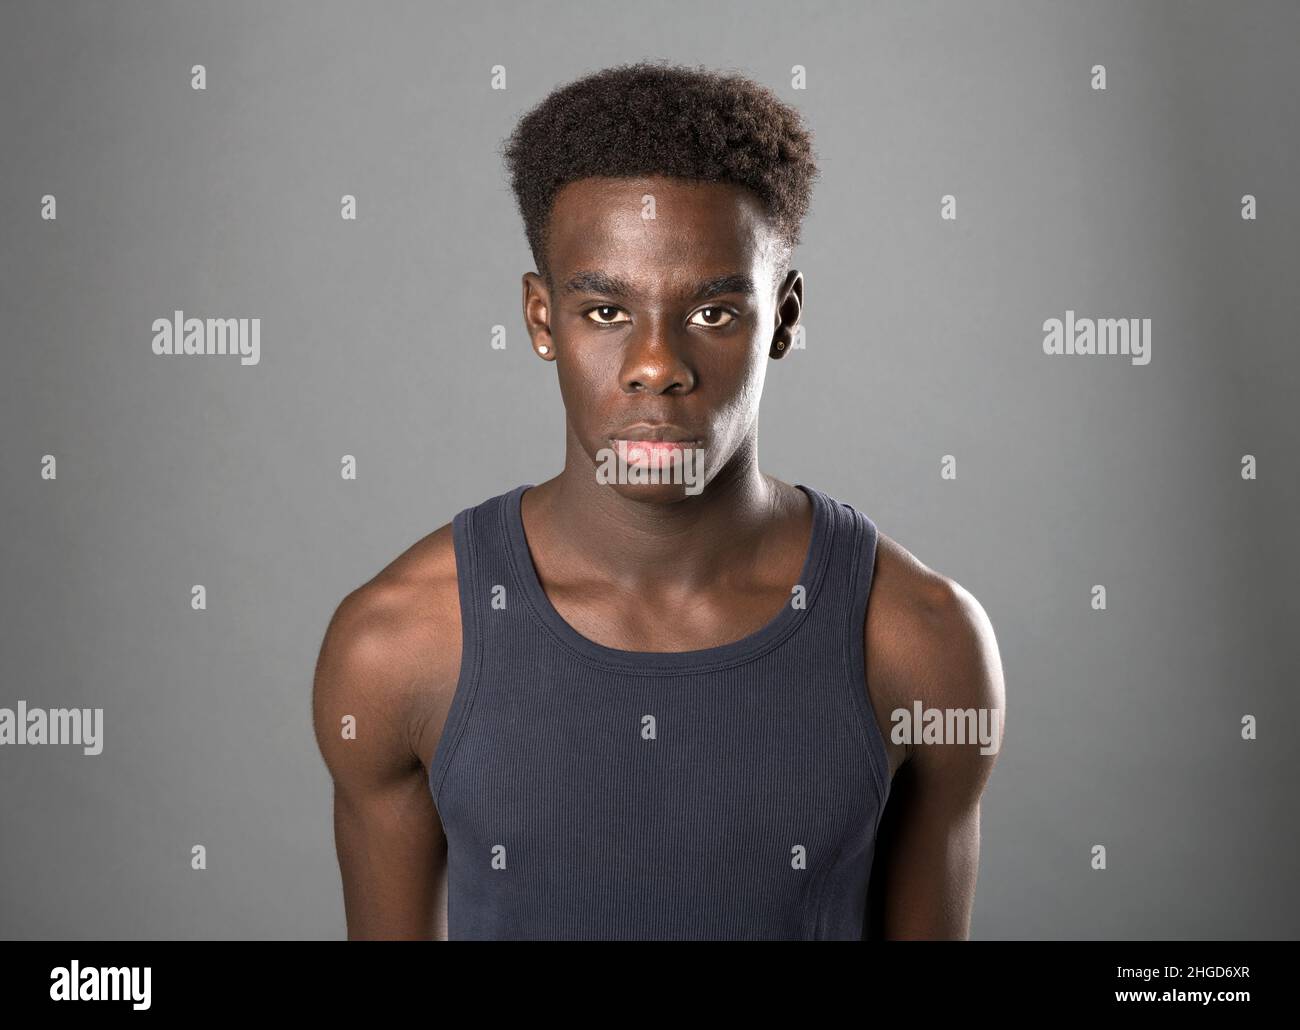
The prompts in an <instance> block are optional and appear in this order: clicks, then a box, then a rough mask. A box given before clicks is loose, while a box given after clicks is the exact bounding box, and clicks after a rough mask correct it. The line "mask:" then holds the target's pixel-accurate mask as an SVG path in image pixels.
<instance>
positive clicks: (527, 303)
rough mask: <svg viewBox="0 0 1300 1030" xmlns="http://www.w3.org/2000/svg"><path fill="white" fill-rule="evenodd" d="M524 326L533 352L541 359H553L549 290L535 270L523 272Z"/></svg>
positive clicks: (553, 341) (553, 345) (553, 348)
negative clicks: (531, 343)
mask: <svg viewBox="0 0 1300 1030" xmlns="http://www.w3.org/2000/svg"><path fill="white" fill-rule="evenodd" d="M523 286H524V328H525V329H527V330H528V336H529V338H530V339H531V340H532V342H533V352H534V353H535V354H537V356H538V357H539V358H541V359H542V360H543V361H554V360H555V340H554V339H553V338H552V337H551V291H550V289H549V288H548V287H547V285H546V280H545V279H543V278H542V277H541V276H540V275H538V274H537V273H536V272H525V273H524V282H523Z"/></svg>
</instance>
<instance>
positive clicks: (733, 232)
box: [547, 176, 774, 282]
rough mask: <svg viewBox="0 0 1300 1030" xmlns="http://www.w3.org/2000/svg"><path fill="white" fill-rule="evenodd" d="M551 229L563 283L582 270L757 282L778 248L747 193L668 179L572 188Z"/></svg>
mask: <svg viewBox="0 0 1300 1030" xmlns="http://www.w3.org/2000/svg"><path fill="white" fill-rule="evenodd" d="M651 215H653V217H650V216H651ZM549 229H550V233H549V241H548V247H547V257H548V259H549V263H550V266H551V271H552V274H553V275H554V276H555V278H556V280H557V282H558V281H561V280H562V279H563V278H564V275H565V273H567V272H569V271H571V270H575V269H598V270H600V271H601V272H606V273H609V274H612V275H617V276H620V277H621V278H623V279H625V280H628V281H631V282H637V281H645V280H646V279H648V278H649V279H654V280H656V281H663V280H664V279H665V278H667V279H675V278H681V279H682V280H683V281H685V280H690V281H692V282H694V281H695V280H697V279H698V278H699V276H700V275H701V274H702V273H703V274H727V273H733V272H747V273H751V274H754V275H755V277H756V278H757V273H758V272H759V271H760V270H761V269H762V268H763V267H764V265H765V263H766V262H767V260H768V258H769V257H770V252H771V249H772V245H773V242H774V236H773V229H772V226H771V224H770V222H769V220H768V218H767V216H766V214H765V212H764V211H763V207H762V204H761V202H760V201H759V199H758V197H757V196H755V195H754V194H753V193H752V192H750V191H749V190H748V189H746V188H745V187H743V186H736V185H734V184H731V183H716V182H692V181H689V180H684V179H672V178H664V177H662V176H648V177H644V178H620V179H610V178H589V179H580V180H578V181H577V182H571V183H568V184H567V185H565V186H564V187H563V188H562V189H561V190H560V191H559V193H558V194H557V195H556V198H555V203H554V205H553V206H552V209H551V216H550V226H549Z"/></svg>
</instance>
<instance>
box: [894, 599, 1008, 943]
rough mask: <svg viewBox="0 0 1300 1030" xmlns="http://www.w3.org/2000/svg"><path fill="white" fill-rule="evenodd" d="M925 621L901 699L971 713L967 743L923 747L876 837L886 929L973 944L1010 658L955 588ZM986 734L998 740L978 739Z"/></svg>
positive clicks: (898, 778) (898, 783)
mask: <svg viewBox="0 0 1300 1030" xmlns="http://www.w3.org/2000/svg"><path fill="white" fill-rule="evenodd" d="M918 624H919V625H921V626H922V627H923V628H922V629H921V630H920V631H919V632H918V633H917V635H916V637H914V638H912V643H913V646H912V647H910V648H909V651H910V655H911V658H912V659H913V661H911V663H910V665H909V667H908V672H907V673H906V675H905V677H903V679H904V680H905V681H906V682H905V683H903V682H901V681H900V689H899V693H898V694H897V695H896V696H897V697H898V698H899V700H900V702H901V701H903V700H906V701H907V702H908V704H907V705H906V707H908V708H911V707H912V705H911V702H913V701H918V700H919V701H920V702H921V704H922V707H923V708H924V709H925V710H927V711H932V710H938V711H939V712H941V713H943V714H944V717H945V722H947V716H948V715H949V714H950V713H963V714H964V715H965V716H966V720H965V721H963V726H964V728H965V729H964V731H963V738H962V739H961V740H958V739H946V740H944V741H943V742H933V743H926V742H924V741H922V742H918V743H915V744H914V745H913V747H912V748H911V749H910V756H909V758H908V760H907V761H906V762H905V763H904V764H903V766H902V768H900V769H899V771H898V773H897V774H896V775H895V777H894V782H893V785H892V786H891V791H890V799H889V804H888V807H887V808H886V811H885V817H884V819H883V820H882V825H881V835H880V837H879V838H878V840H877V852H876V862H877V863H878V864H879V866H880V874H881V875H880V880H882V881H883V883H882V884H881V885H880V886H881V889H880V897H879V899H878V902H877V904H876V906H875V912H876V920H877V922H878V924H879V925H878V927H877V929H878V930H879V932H880V933H881V934H882V935H883V936H885V937H888V938H894V939H926V940H954V939H955V940H964V939H965V938H967V937H968V936H969V934H970V916H971V910H972V908H973V906H974V900H975V883H976V879H977V877H978V872H979V858H980V798H981V796H982V794H983V791H984V788H985V786H986V784H987V782H988V779H989V777H990V775H991V774H992V771H993V766H994V764H995V763H996V761H997V755H998V751H999V749H1000V747H1001V744H1002V740H1003V736H1004V727H1005V709H1006V705H1005V698H1004V687H1003V677H1002V668H1001V659H1000V657H999V655H998V647H997V641H996V639H995V637H994V634H993V628H992V626H991V624H990V623H989V620H988V616H987V615H986V614H985V612H984V609H983V608H982V607H981V606H980V604H979V602H978V601H976V600H975V599H974V598H973V597H971V595H970V594H969V593H967V592H966V591H965V590H964V589H962V588H961V587H960V586H957V585H956V584H949V585H948V587H947V588H946V589H945V590H944V591H943V592H942V596H941V598H940V599H939V600H938V601H937V602H936V603H935V604H934V606H933V607H932V609H931V610H929V611H927V613H926V615H925V618H924V620H921V621H920V622H919V623H918ZM900 706H901V705H900ZM981 734H987V735H988V738H989V739H988V740H981V739H973V738H978V737H979V736H980V735H981ZM873 879H875V875H874V874H873Z"/></svg>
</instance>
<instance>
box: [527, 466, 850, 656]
mask: <svg viewBox="0 0 1300 1030" xmlns="http://www.w3.org/2000/svg"><path fill="white" fill-rule="evenodd" d="M534 485H535V484H533V483H523V484H520V485H519V486H517V487H515V488H514V489H513V490H511V491H510V492H509V493H508V494H506V495H505V497H504V511H503V516H504V522H505V525H504V528H505V536H506V545H507V546H506V553H507V555H508V557H509V561H510V565H511V566H512V568H513V571H514V574H515V579H516V581H517V582H518V583H519V584H520V587H521V588H522V590H523V592H524V596H525V600H526V601H527V604H528V607H529V608H530V609H531V611H532V613H533V614H534V616H536V618H537V619H538V620H539V621H540V623H541V625H542V626H543V628H544V629H545V630H546V631H547V632H548V633H549V634H550V635H551V637H552V638H553V639H554V640H555V641H556V642H557V643H558V644H560V645H561V646H562V647H563V648H565V649H566V650H567V651H569V652H570V653H571V654H573V655H574V656H576V657H577V658H579V659H581V660H583V661H584V662H586V663H589V664H594V665H597V666H600V667H603V668H608V669H618V670H624V671H628V672H635V673H640V674H653V673H664V672H691V673H696V672H711V671H713V670H716V669H719V668H726V667H729V666H733V665H740V664H742V663H744V662H747V661H751V660H753V659H755V658H758V657H759V656H761V655H763V654H766V653H767V652H768V651H771V650H772V649H773V648H775V647H776V646H778V645H779V644H780V643H781V642H782V641H784V640H785V639H786V638H787V637H789V636H790V635H791V634H792V633H793V632H794V631H795V630H796V629H798V627H799V626H800V625H801V623H802V622H803V620H804V619H805V618H806V617H807V615H808V612H809V611H810V610H811V609H812V606H813V601H814V599H815V598H816V596H817V593H818V589H819V588H820V586H821V584H822V582H823V579H824V573H825V570H826V565H827V560H828V558H829V556H830V553H831V538H832V536H833V535H834V531H835V524H834V520H833V519H832V516H831V509H830V506H831V502H830V500H829V499H828V498H827V497H826V496H825V495H824V494H822V492H821V491H820V490H818V489H817V488H816V487H812V486H807V485H805V484H803V483H796V484H794V485H795V486H796V487H798V489H800V490H802V491H803V492H804V493H805V494H807V495H808V499H809V500H810V501H811V502H812V506H813V520H812V533H811V535H810V538H809V541H808V550H807V553H806V554H805V556H804V562H803V567H802V570H801V571H800V573H799V581H798V584H791V593H793V588H794V586H796V585H800V586H803V587H804V598H803V601H804V603H803V605H802V606H800V607H796V606H795V605H794V604H792V603H791V601H787V602H786V603H785V604H784V605H782V607H781V610H780V611H779V612H778V613H777V614H776V615H774V616H773V617H772V618H771V619H770V620H769V621H768V622H767V624H766V625H764V626H763V627H761V628H760V629H757V630H755V631H754V632H753V633H750V634H748V635H747V636H744V637H741V638H740V639H739V640H733V641H730V642H728V643H725V644H719V645H716V646H714V647H706V648H698V649H696V650H691V651H625V650H622V649H620V648H614V647H606V646H605V645H604V644H599V643H597V642H596V641H594V640H592V639H590V638H589V637H585V636H583V635H582V634H581V633H579V632H578V631H577V630H576V629H574V628H573V627H572V626H570V625H569V623H568V622H567V621H565V619H564V617H563V616H562V615H560V613H559V612H558V611H557V610H556V608H555V606H554V605H553V604H551V601H550V598H548V597H547V596H546V591H545V590H543V589H542V583H541V579H540V577H539V576H538V575H537V567H536V565H534V564H533V558H532V554H531V553H530V551H529V549H528V537H527V534H526V533H525V532H524V519H523V496H524V493H525V492H526V491H528V490H531V489H532V488H533V486H534Z"/></svg>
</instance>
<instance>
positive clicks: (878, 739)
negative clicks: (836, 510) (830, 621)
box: [846, 509, 889, 818]
mask: <svg viewBox="0 0 1300 1030" xmlns="http://www.w3.org/2000/svg"><path fill="white" fill-rule="evenodd" d="M853 517H854V518H855V519H857V520H858V523H859V525H858V532H857V533H856V534H855V537H856V539H855V543H854V547H853V574H852V589H851V591H850V596H851V597H852V599H853V600H852V603H851V604H850V605H849V615H848V627H847V629H846V632H847V633H848V635H849V650H848V680H849V686H850V687H852V688H853V689H852V690H851V693H852V694H853V700H854V703H855V704H856V705H857V709H858V715H859V716H860V719H861V722H860V726H861V729H862V733H863V736H864V738H865V741H864V742H865V743H866V745H867V750H868V751H869V752H870V753H871V770H872V774H873V775H874V777H875V781H876V791H877V793H878V796H879V798H880V812H879V813H877V818H879V815H880V814H881V813H883V812H884V808H885V801H886V800H887V799H888V797H889V752H888V750H887V749H886V748H885V738H884V737H883V736H882V735H881V731H880V724H879V723H878V722H877V721H876V712H875V707H874V706H873V705H872V703H871V690H870V685H869V684H868V682H867V655H866V650H867V649H866V634H867V603H868V601H869V599H870V596H871V584H872V581H873V580H874V578H875V568H876V541H877V538H878V533H877V531H876V524H875V523H874V522H872V521H871V518H870V517H869V516H868V515H866V514H865V513H864V512H860V511H857V510H856V509H853Z"/></svg>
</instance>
